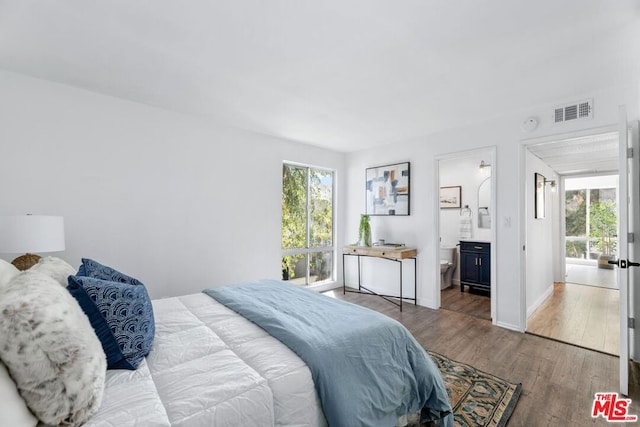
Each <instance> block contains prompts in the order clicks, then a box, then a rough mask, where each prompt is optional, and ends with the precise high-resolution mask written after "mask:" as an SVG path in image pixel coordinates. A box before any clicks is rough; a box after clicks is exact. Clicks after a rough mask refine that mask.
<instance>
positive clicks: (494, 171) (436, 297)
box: [432, 145, 498, 325]
mask: <svg viewBox="0 0 640 427" xmlns="http://www.w3.org/2000/svg"><path fill="white" fill-rule="evenodd" d="M497 150H498V149H497V146H495V145H490V146H486V147H481V148H474V149H472V150H463V151H455V152H450V153H445V154H439V155H436V156H434V160H433V166H434V167H433V170H434V180H433V182H434V187H433V206H434V215H433V218H434V221H433V229H432V235H433V236H436V239H435V249H434V253H433V258H432V266H433V268H432V270H433V272H434V274H433V277H432V281H433V283H436V286H434V287H433V292H434V294H433V295H432V298H433V301H435V303H436V308H438V309H440V308H441V303H442V301H441V289H440V161H441V160H452V159H456V158H463V157H470V156H474V155H478V156H485V157H486V156H488V157H489V164H490V165H491V203H490V204H489V217H490V218H491V297H490V298H491V323H493V324H494V325H496V324H497V316H496V306H497V300H498V291H497V286H496V270H497V268H496V265H497V258H498V257H497V255H496V254H497V248H496V242H497V233H496V231H497V228H498V227H497V222H496V221H497V218H498V216H497V215H496V206H497V202H496V199H497V191H496V190H497V188H498V185H497V183H498V164H497V163H498V162H497ZM474 218H476V220H477V215H476V216H475V217H474ZM458 259H459V258H458ZM458 264H459V261H458Z"/></svg>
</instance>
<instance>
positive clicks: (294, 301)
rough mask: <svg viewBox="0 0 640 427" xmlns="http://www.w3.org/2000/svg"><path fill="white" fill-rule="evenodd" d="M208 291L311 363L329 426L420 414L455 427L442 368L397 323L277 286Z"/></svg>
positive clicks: (380, 423)
mask: <svg viewBox="0 0 640 427" xmlns="http://www.w3.org/2000/svg"><path fill="white" fill-rule="evenodd" d="M204 292H205V293H206V294H208V295H209V296H211V297H213V298H215V299H216V300H217V301H219V302H220V303H222V304H224V305H225V306H227V307H229V308H230V309H232V310H234V311H236V312H237V313H239V314H241V315H242V316H244V317H245V318H247V319H249V320H251V321H252V322H254V323H256V324H257V325H258V326H260V327H262V328H263V329H264V330H266V331H267V332H269V334H271V335H272V336H274V337H275V338H277V339H279V340H280V341H281V342H283V343H284V344H285V345H287V346H288V347H289V348H290V349H291V350H293V351H294V352H295V353H296V354H298V356H300V358H301V359H302V360H304V361H305V363H306V364H307V365H308V366H309V369H310V370H311V374H312V377H313V382H314V383H315V386H316V390H317V392H318V395H319V397H320V401H321V403H322V409H323V411H324V415H325V417H326V418H327V421H328V422H329V426H331V427H340V426H345V427H356V426H367V427H371V426H394V425H395V423H396V421H397V418H398V417H399V416H402V415H405V414H409V413H414V412H417V411H421V421H422V422H424V421H431V420H437V421H436V423H437V424H438V425H443V426H452V425H453V416H452V414H451V405H450V403H449V398H448V396H447V391H446V389H445V387H444V383H443V380H442V376H441V375H440V371H439V370H438V367H437V366H436V364H435V363H434V362H433V360H431V358H430V357H429V356H428V355H427V354H426V352H425V351H424V349H423V348H422V347H421V346H420V345H419V344H418V343H417V342H416V340H415V338H414V337H413V336H412V335H411V333H409V331H408V330H407V329H406V328H405V327H404V326H402V325H401V324H400V323H398V322H396V321H395V320H393V319H391V318H389V317H387V316H384V315H382V314H380V313H377V312H375V311H373V310H369V309H367V308H364V307H360V306H357V305H355V304H350V303H348V302H344V301H340V300H336V299H333V298H330V297H327V296H325V295H322V294H319V293H317V292H314V291H310V290H307V289H303V288H300V287H297V286H294V285H290V284H288V283H284V282H279V281H274V280H272V281H267V280H265V281H258V282H252V283H246V284H241V285H232V286H225V287H221V288H211V289H207V290H205V291H204Z"/></svg>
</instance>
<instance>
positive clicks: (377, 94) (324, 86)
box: [0, 0, 640, 152]
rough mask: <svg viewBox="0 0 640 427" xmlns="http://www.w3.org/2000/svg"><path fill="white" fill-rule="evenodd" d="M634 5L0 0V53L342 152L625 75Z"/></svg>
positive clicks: (104, 89) (64, 76)
mask: <svg viewBox="0 0 640 427" xmlns="http://www.w3.org/2000/svg"><path fill="white" fill-rule="evenodd" d="M639 17H640V2H639V1H637V0H615V1H611V0H562V1H558V0H537V1H531V0H456V1H451V0H403V1H393V0H384V1H383V0H348V1H344V0H322V1H318V0H269V1H264V0H217V1H216V0H190V1H175V0H174V1H169V0H136V1H130V0H127V1H125V0H110V1H86V0H58V1H41V0H0V68H2V69H5V70H9V71H13V72H17V73H22V74H26V75H30V76H34V77H37V78H41V79H46V80H51V81H54V82H60V83H63V84H67V85H71V86H75V87H79V88H84V89H87V90H90V91H95V92H98V93H103V94H107V95H110V96H115V97H120V98H124V99H128V100H132V101H136V102H140V103H144V104H148V105H153V106H157V107H160V108H165V109H169V110H173V111H179V112H184V113H189V114H195V115H198V116H202V117H204V118H206V119H211V120H216V121H217V122H222V123H226V124H229V125H231V126H235V127H240V128H243V129H248V130H252V131H255V132H259V133H263V134H268V135H274V136H278V137H282V138H288V139H292V140H296V141H301V142H305V143H310V144H315V145H320V146H323V147H327V148H330V149H334V150H339V151H345V152H349V151H355V150H361V149H365V148H369V147H373V146H379V145H383V144H389V143H393V142H397V141H402V140H407V139H410V138H415V137H419V136H423V135H428V134H433V133H436V132H440V131H443V130H446V129H450V128H454V127H458V126H462V125H466V124H472V123H476V122H481V121H484V120H488V119H491V118H496V117H500V116H503V115H505V114H513V113H516V112H519V111H526V110H527V109H530V108H531V107H532V106H535V105H540V104H543V103H550V102H551V103H553V102H556V101H557V100H559V99H562V98H565V97H569V96H575V94H582V93H586V92H589V91H593V90H596V89H598V88H602V87H603V85H604V86H606V85H614V84H616V82H619V81H620V80H623V81H624V79H625V76H627V75H633V76H634V77H633V78H635V79H637V76H638V72H639V71H638V67H637V63H638V61H637V60H633V61H632V62H633V66H629V57H630V52H637V51H638V49H635V48H638V41H637V40H636V39H637V37H630V36H629V34H632V35H638V34H639V33H638V31H637V28H638V23H639V22H640V18H639ZM634 49H635V50H634ZM631 56H632V57H634V56H637V54H635V55H631Z"/></svg>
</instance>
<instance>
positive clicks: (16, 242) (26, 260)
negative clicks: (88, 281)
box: [0, 215, 65, 270]
mask: <svg viewBox="0 0 640 427" xmlns="http://www.w3.org/2000/svg"><path fill="white" fill-rule="evenodd" d="M64 249H65V244H64V218H63V217H61V216H47V215H11V216H0V252H2V253H25V255H22V256H20V257H18V258H16V259H14V260H13V261H12V262H11V263H12V264H13V265H15V266H16V268H18V269H19V270H27V269H28V268H30V267H32V266H33V265H35V264H36V263H37V262H38V260H39V259H40V256H38V255H35V254H34V252H59V251H64Z"/></svg>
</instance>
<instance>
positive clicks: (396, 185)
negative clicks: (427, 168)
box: [366, 162, 409, 215]
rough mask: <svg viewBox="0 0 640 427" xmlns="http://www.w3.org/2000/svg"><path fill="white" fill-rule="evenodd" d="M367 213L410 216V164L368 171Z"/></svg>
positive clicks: (399, 164)
mask: <svg viewBox="0 0 640 427" xmlns="http://www.w3.org/2000/svg"><path fill="white" fill-rule="evenodd" d="M366 190H367V191H366V193H367V198H366V213H367V214H369V215H409V162H405V163H397V164H393V165H385V166H377V167H373V168H368V169H367V170H366Z"/></svg>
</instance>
